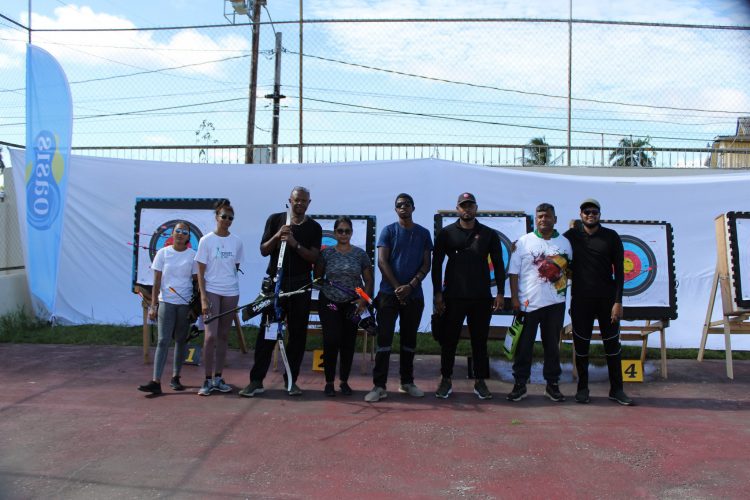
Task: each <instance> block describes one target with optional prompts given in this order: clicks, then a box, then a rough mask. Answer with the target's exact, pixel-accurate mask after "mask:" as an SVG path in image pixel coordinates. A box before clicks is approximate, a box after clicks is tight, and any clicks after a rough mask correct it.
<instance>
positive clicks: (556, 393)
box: [544, 382, 565, 403]
mask: <svg viewBox="0 0 750 500" xmlns="http://www.w3.org/2000/svg"><path fill="white" fill-rule="evenodd" d="M544 395H545V396H546V397H548V398H549V399H550V401H554V402H555V403H559V402H560V401H565V396H563V393H562V392H560V386H559V385H557V384H552V383H549V382H548V383H547V388H546V389H544Z"/></svg>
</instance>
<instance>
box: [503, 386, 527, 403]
mask: <svg viewBox="0 0 750 500" xmlns="http://www.w3.org/2000/svg"><path fill="white" fill-rule="evenodd" d="M525 397H526V384H519V383H516V384H515V385H513V390H512V391H510V394H508V396H507V397H506V398H505V399H507V400H508V401H521V400H522V399H523V398H525Z"/></svg>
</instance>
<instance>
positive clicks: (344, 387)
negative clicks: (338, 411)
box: [339, 382, 354, 396]
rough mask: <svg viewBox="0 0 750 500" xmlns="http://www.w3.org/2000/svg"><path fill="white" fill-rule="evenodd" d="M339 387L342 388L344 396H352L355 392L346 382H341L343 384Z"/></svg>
mask: <svg viewBox="0 0 750 500" xmlns="http://www.w3.org/2000/svg"><path fill="white" fill-rule="evenodd" d="M339 389H341V394H343V395H344V396H351V395H352V393H353V392H354V391H352V388H351V387H349V384H347V383H346V382H341V385H339Z"/></svg>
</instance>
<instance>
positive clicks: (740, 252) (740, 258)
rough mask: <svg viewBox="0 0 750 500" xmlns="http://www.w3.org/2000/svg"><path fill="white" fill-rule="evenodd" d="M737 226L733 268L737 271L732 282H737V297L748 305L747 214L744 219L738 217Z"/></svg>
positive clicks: (749, 236) (749, 234)
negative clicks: (735, 257) (735, 258)
mask: <svg viewBox="0 0 750 500" xmlns="http://www.w3.org/2000/svg"><path fill="white" fill-rule="evenodd" d="M735 224H736V229H737V230H736V232H735V233H734V238H735V240H736V241H735V242H734V243H735V244H736V247H737V260H736V261H735V262H733V266H737V269H735V270H734V271H735V272H734V273H732V278H733V280H732V281H736V283H735V284H734V285H735V289H737V293H736V295H737V296H738V298H739V299H740V300H741V301H743V303H746V302H747V301H750V218H748V215H747V214H744V217H740V216H738V217H737V218H736V219H735ZM737 278H739V279H737Z"/></svg>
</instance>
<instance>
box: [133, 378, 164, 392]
mask: <svg viewBox="0 0 750 500" xmlns="http://www.w3.org/2000/svg"><path fill="white" fill-rule="evenodd" d="M138 390H139V391H141V392H150V393H151V394H161V384H160V383H159V382H154V381H153V380H152V381H151V382H149V383H148V384H144V385H139V386H138Z"/></svg>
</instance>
